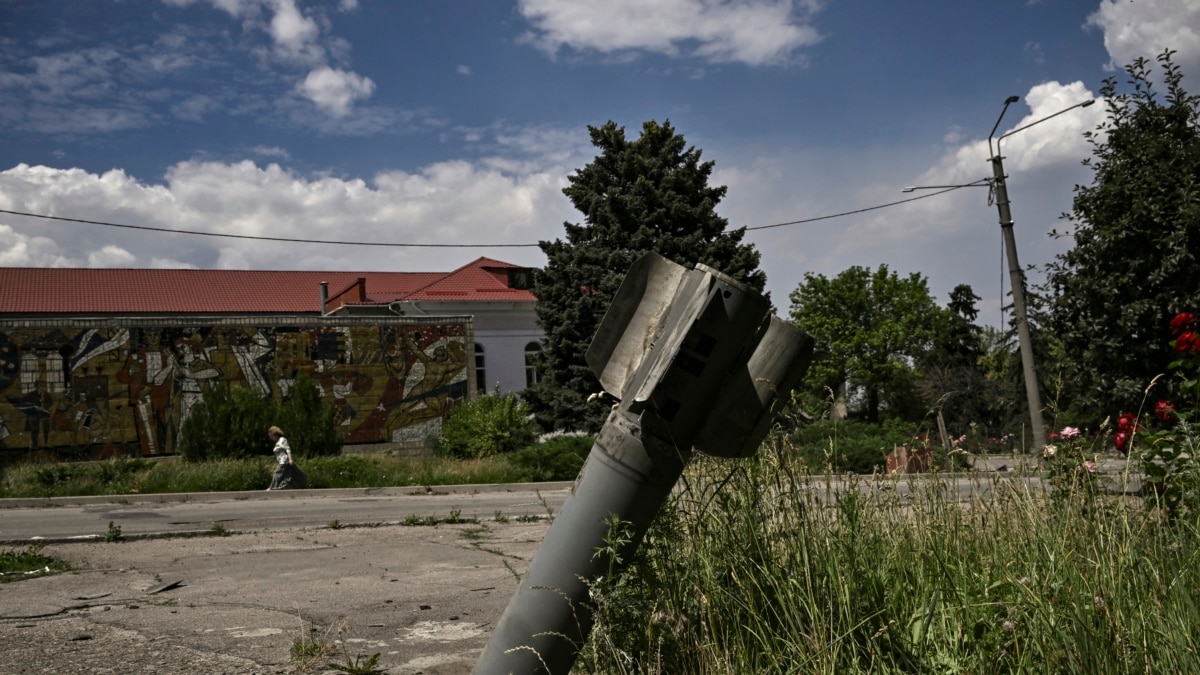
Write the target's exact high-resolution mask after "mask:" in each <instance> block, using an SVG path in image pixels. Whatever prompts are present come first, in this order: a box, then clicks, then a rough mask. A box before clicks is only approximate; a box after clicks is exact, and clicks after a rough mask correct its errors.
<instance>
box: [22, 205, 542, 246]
mask: <svg viewBox="0 0 1200 675" xmlns="http://www.w3.org/2000/svg"><path fill="white" fill-rule="evenodd" d="M0 214H12V215H14V216H26V217H40V219H46V220H61V221H66V222H82V223H84V225H101V226H104V227H120V228H124V229H142V231H146V232H166V233H169V234H192V235H196V237H224V238H227V239H254V240H258V241H288V243H293V244H326V245H334V246H403V247H413V249H518V247H528V246H536V244H401V243H397V241H331V240H329V239H295V238H290V237H257V235H253V234H226V233H221V232H200V231H198V229H170V228H167V227H149V226H144V225H127V223H120V222H104V221H100V220H84V219H78V217H61V216H48V215H44V214H26V213H22V211H10V210H7V209H0Z"/></svg>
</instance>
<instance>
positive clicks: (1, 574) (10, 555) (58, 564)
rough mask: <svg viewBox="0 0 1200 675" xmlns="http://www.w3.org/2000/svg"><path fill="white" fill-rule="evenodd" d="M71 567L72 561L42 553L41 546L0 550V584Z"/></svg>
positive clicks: (54, 572)
mask: <svg viewBox="0 0 1200 675" xmlns="http://www.w3.org/2000/svg"><path fill="white" fill-rule="evenodd" d="M69 569H71V564H70V563H68V562H67V561H65V560H63V559H62V558H56V557H54V556H49V555H46V554H45V553H42V547H41V546H27V547H25V548H23V549H9V550H7V551H0V584H2V583H7V582H9V581H21V580H23V579H33V578H35V577H41V576H46V575H48V574H57V573H58V572H64V571H66V570H69Z"/></svg>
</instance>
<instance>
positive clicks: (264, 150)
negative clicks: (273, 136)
mask: <svg viewBox="0 0 1200 675" xmlns="http://www.w3.org/2000/svg"><path fill="white" fill-rule="evenodd" d="M251 151H253V152H254V154H256V155H258V156H259V157H274V158H277V159H288V158H290V157H291V156H292V155H291V153H289V152H288V151H287V150H285V149H284V148H280V147H278V146H274V145H256V146H254V147H253V148H251Z"/></svg>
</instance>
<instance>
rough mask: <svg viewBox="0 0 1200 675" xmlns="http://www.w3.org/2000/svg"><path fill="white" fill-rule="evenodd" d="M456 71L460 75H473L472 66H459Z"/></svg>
mask: <svg viewBox="0 0 1200 675" xmlns="http://www.w3.org/2000/svg"><path fill="white" fill-rule="evenodd" d="M455 70H456V71H457V72H458V74H459V75H470V74H471V67H470V66H464V65H462V64H459V66H458V67H457V68H455Z"/></svg>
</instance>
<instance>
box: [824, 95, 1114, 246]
mask: <svg viewBox="0 0 1200 675" xmlns="http://www.w3.org/2000/svg"><path fill="white" fill-rule="evenodd" d="M1094 98H1095V94H1093V93H1092V92H1091V91H1089V90H1088V88H1087V87H1086V86H1085V85H1084V84H1083V83H1082V82H1072V83H1070V84H1065V85H1064V84H1060V83H1058V82H1044V83H1042V84H1039V85H1036V86H1034V87H1032V88H1031V89H1030V90H1029V92H1028V93H1027V94H1026V95H1025V97H1024V100H1023V105H1024V106H1026V107H1028V109H1029V112H1028V113H1027V114H1026V115H1024V116H1023V117H1021V118H1020V119H1019V120H1017V121H1016V122H1009V123H1006V124H1005V125H1004V126H1001V128H999V129H997V130H996V138H999V137H1001V136H1003V135H1004V134H1007V133H1010V132H1013V131H1015V130H1019V129H1021V128H1022V127H1026V126H1028V125H1031V124H1034V123H1036V124H1034V126H1029V127H1028V128H1027V129H1023V130H1020V131H1017V132H1016V133H1015V134H1014V135H1013V136H1011V137H1009V138H1006V139H1004V141H1003V143H1002V144H1001V143H997V142H996V141H993V143H995V145H996V147H1000V149H1001V153H1002V155H1003V156H1004V158H1005V159H1004V169H1005V173H1007V174H1009V175H1010V176H1014V178H1012V179H1010V181H1009V185H1010V187H1011V186H1013V185H1016V184H1021V183H1023V182H1024V181H1027V180H1028V179H1029V178H1030V177H1033V176H1038V177H1041V178H1043V179H1045V181H1046V182H1056V183H1057V184H1059V185H1062V184H1066V185H1070V184H1072V183H1073V181H1072V180H1071V179H1070V178H1066V177H1067V176H1076V175H1078V168H1079V162H1080V161H1081V160H1082V159H1083V158H1085V157H1088V156H1090V155H1091V146H1089V145H1088V143H1087V141H1086V140H1085V139H1084V138H1083V132H1084V131H1089V130H1093V129H1095V128H1096V125H1097V124H1099V123H1100V121H1101V120H1102V119H1103V117H1104V106H1103V105H1102V104H1093V105H1091V106H1089V107H1086V108H1077V109H1075V110H1071V111H1070V112H1068V113H1065V114H1062V115H1059V116H1057V117H1054V118H1053V119H1050V120H1046V121H1044V122H1040V121H1039V120H1042V119H1044V118H1046V117H1048V116H1050V115H1054V114H1055V113H1057V112H1059V111H1061V110H1063V109H1065V108H1068V107H1070V106H1073V105H1075V104H1077V103H1080V102H1083V101H1090V100H1093V99H1094ZM1021 105H1022V103H1017V104H1015V105H1014V106H1012V107H1010V109H1009V114H1011V113H1013V112H1016V111H1017V110H1018V109H1019V106H1021ZM990 156H991V154H990V152H989V150H988V142H987V139H986V138H976V139H973V140H970V141H966V142H962V143H960V144H958V145H955V146H952V147H951V148H949V149H948V150H947V151H946V152H945V153H944V154H943V155H942V157H941V159H940V160H939V161H938V162H937V163H936V164H935V165H934V166H932V167H930V168H929V169H928V170H926V171H925V172H924V173H922V174H921V175H920V176H918V177H917V178H916V179H915V180H914V182H913V184H914V185H917V186H921V185H962V184H967V183H972V182H975V181H979V180H980V179H984V178H990V177H991V175H992V169H991V164H990V163H989V162H988V158H989V157H990ZM1055 175H1057V176H1058V177H1059V178H1063V180H1061V181H1055V180H1054V178H1047V177H1052V176H1055ZM893 190H894V188H893ZM975 190H978V188H966V189H963V190H959V194H953V195H947V196H945V197H938V198H933V199H925V200H921V201H918V202H914V203H911V204H906V205H904V206H902V207H898V208H896V209H893V210H890V211H888V212H887V213H886V214H882V213H881V214H880V215H878V216H875V217H872V218H869V219H867V220H864V221H861V222H859V223H857V224H856V225H855V227H854V229H855V230H856V236H854V237H850V238H848V239H847V240H846V241H845V242H844V243H843V246H858V245H880V244H883V245H886V244H889V243H894V242H897V241H901V240H903V239H905V238H908V237H912V236H913V235H920V234H929V233H934V234H950V233H954V232H957V231H960V230H961V229H962V228H963V227H964V225H965V224H964V221H963V220H962V219H961V218H956V217H954V214H955V213H956V212H959V211H960V210H961V209H962V208H963V206H964V204H966V203H967V202H968V201H971V200H977V199H978V198H979V195H978V194H976V193H975V192H974V191H975ZM928 193H929V191H921V192H917V193H915V194H914V196H920V195H921V194H928ZM880 196H881V197H882V196H883V195H880ZM900 196H901V195H897V194H896V193H895V192H894V191H893V192H892V193H891V195H890V196H889V199H887V201H893V200H894V199H895V198H897V197H900ZM897 220H900V221H902V222H904V226H903V227H896V222H897ZM1048 229H1049V228H1048V227H1047V228H1046V229H1043V230H1042V231H1043V232H1046V231H1048Z"/></svg>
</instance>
